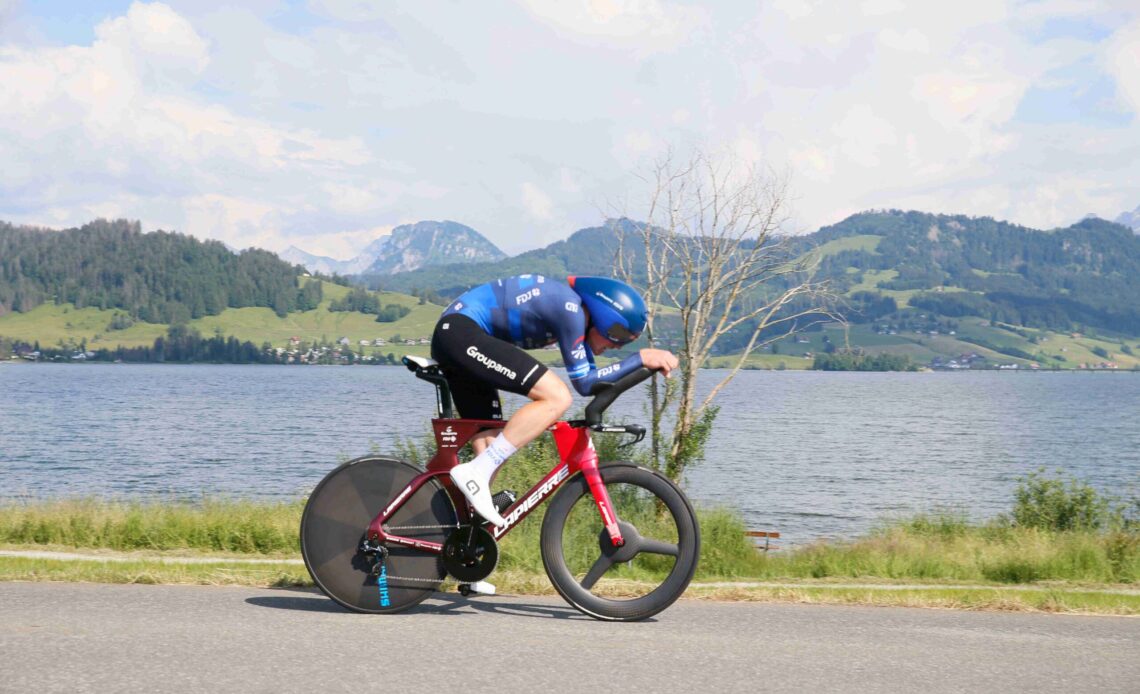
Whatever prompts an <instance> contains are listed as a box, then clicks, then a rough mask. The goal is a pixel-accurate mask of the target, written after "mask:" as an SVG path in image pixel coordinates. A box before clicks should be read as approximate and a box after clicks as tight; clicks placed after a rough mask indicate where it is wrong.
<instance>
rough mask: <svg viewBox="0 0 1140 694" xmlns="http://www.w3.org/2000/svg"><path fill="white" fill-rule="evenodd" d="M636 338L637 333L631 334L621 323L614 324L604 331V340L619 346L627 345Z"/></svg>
mask: <svg viewBox="0 0 1140 694" xmlns="http://www.w3.org/2000/svg"><path fill="white" fill-rule="evenodd" d="M637 338H638V333H631V332H630V331H629V328H627V327H625V326H624V325H622V324H621V323H614V324H612V325H611V326H610V328H609V330H607V331H606V339H607V340H609V341H610V342H616V343H618V344H619V345H627V344H629V343H630V342H633V341H634V340H636V339H637Z"/></svg>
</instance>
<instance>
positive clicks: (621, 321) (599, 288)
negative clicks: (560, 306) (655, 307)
mask: <svg viewBox="0 0 1140 694" xmlns="http://www.w3.org/2000/svg"><path fill="white" fill-rule="evenodd" d="M566 280H567V282H568V283H569V284H570V287H571V288H572V289H573V290H574V291H575V292H577V293H578V296H580V297H582V305H583V306H585V307H586V310H587V311H589V312H590V324H591V325H593V326H594V327H595V328H597V329H598V332H599V333H601V334H602V335H603V336H604V337H605V338H606V339H607V340H609V341H610V342H616V343H617V344H619V345H624V344H628V343H630V342H633V341H634V340H636V339H637V337H638V336H639V335H641V331H642V330H645V321H646V319H647V318H648V315H649V309H647V308H646V307H645V300H644V299H642V298H641V295H640V294H638V293H637V290H635V289H634V288H633V287H631V286H629V285H628V284H626V283H625V282H621V281H618V280H615V279H610V278H609V277H567V278H566Z"/></svg>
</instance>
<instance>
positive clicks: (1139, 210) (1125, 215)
mask: <svg viewBox="0 0 1140 694" xmlns="http://www.w3.org/2000/svg"><path fill="white" fill-rule="evenodd" d="M1113 221H1114V222H1116V223H1117V224H1123V225H1124V226H1126V227H1128V228H1129V229H1131V230H1132V231H1135V232H1136V233H1137V234H1140V205H1137V206H1136V209H1134V210H1132V211H1131V212H1121V213H1120V216H1118V217H1117V218H1116V219H1114V220H1113Z"/></svg>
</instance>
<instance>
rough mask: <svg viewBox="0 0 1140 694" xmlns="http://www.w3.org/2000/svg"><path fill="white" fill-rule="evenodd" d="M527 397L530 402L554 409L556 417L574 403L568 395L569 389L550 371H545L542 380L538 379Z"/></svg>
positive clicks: (572, 398)
mask: <svg viewBox="0 0 1140 694" xmlns="http://www.w3.org/2000/svg"><path fill="white" fill-rule="evenodd" d="M528 395H529V396H530V399H531V400H534V401H535V402H543V403H546V404H548V405H549V406H550V407H551V408H553V409H556V410H557V411H558V412H557V414H558V416H561V415H562V414H563V413H565V412H566V410H569V409H570V405H572V404H573V403H574V397H573V396H572V395H570V389H569V388H567V387H566V384H565V383H563V382H562V379H560V378H558V377H557V376H555V375H554V374H553V373H552V372H550V371H547V372H546V373H545V374H543V375H542V378H540V379H538V383H536V384H535V385H534V388H531V391H530V393H528Z"/></svg>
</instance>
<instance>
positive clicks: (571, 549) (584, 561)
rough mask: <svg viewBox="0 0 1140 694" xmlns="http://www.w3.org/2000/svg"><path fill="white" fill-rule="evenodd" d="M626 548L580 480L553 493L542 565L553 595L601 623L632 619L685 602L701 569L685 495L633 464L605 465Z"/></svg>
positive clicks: (695, 529)
mask: <svg viewBox="0 0 1140 694" xmlns="http://www.w3.org/2000/svg"><path fill="white" fill-rule="evenodd" d="M600 472H601V475H602V481H603V482H604V483H605V485H606V489H607V490H608V491H609V495H610V499H611V500H612V501H613V504H614V507H615V508H614V511H615V512H616V514H617V517H618V519H619V520H620V528H621V533H622V538H623V539H624V540H625V544H624V545H622V546H621V547H614V546H613V543H612V542H611V541H610V536H609V533H607V532H606V529H605V527H604V526H603V525H602V520H601V516H600V515H599V513H598V508H597V506H596V505H595V504H594V497H593V495H591V494H590V488H589V485H587V483H586V480H585V478H584V477H583V476H582V475H578V476H576V477H575V478H574V479H572V480H569V481H568V482H566V484H565V486H563V488H562V489H560V490H559V491H558V493H557V494H555V495H554V498H553V499H551V501H550V507H549V508H548V509H547V511H546V518H545V519H544V520H543V523H542V562H543V565H544V566H545V567H546V574H547V576H549V577H550V582H551V583H552V584H554V588H555V590H557V591H558V593H559V594H560V595H561V596H562V597H563V598H565V599H566V601H567V602H569V603H570V604H571V605H573V606H574V607H576V608H578V609H579V610H581V611H582V612H584V613H586V614H588V615H590V616H592V617H597V618H598V619H605V620H613V621H634V620H638V619H645V618H647V617H650V616H652V615H655V614H657V613H658V612H660V611H661V610H664V609H665V608H666V607H668V606H669V605H671V604H673V602H674V601H675V600H676V599H677V598H679V597H681V594H682V593H684V592H685V588H687V587H688V585H689V581H691V580H692V578H693V573H694V572H695V571H696V569H697V560H698V557H699V555H700V544H701V538H700V529H699V528H698V527H697V518H696V514H694V513H693V508H692V506H691V505H690V504H689V502H688V500H687V499H686V498H685V495H684V494H683V493H682V492H681V490H680V489H678V488H677V486H676V485H675V484H673V483H672V482H671V481H669V479H667V478H666V477H664V476H662V475H660V474H658V473H655V472H653V471H652V470H649V469H646V468H643V467H638V466H636V465H633V464H631V463H611V464H607V465H603V466H602V467H601V468H600Z"/></svg>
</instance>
